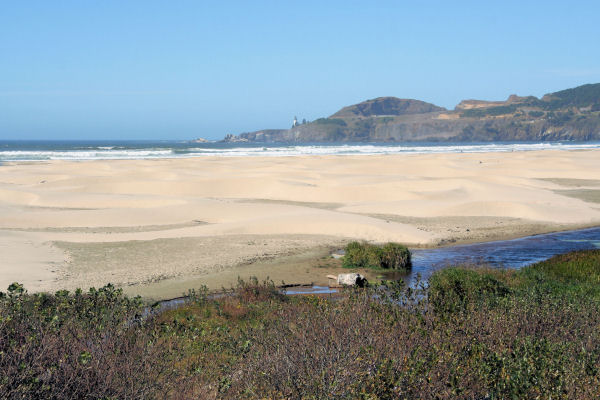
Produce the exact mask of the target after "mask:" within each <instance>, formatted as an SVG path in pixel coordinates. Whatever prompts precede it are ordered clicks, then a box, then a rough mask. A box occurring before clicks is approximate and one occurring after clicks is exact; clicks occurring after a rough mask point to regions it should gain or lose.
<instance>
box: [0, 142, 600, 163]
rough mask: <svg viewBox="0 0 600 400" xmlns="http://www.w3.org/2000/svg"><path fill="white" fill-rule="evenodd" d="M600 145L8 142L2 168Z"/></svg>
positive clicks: (1, 152) (594, 145)
mask: <svg viewBox="0 0 600 400" xmlns="http://www.w3.org/2000/svg"><path fill="white" fill-rule="evenodd" d="M598 148H600V142H539V143H523V142H520V143H505V142H503V143H402V144H399V143H332V144H323V143H307V144H281V143H277V144H273V143H270V144H260V143H221V142H214V143H195V142H191V141H115V140H112V141H7V140H4V141H2V140H0V163H2V162H9V161H46V160H74V161H79V160H111V159H119V160H128V159H159V158H183V157H206V156H222V157H236V156H274V157H284V156H302V155H340V156H343V155H373V154H435V153H484V152H512V151H535V150H583V149H598Z"/></svg>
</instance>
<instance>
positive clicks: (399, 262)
mask: <svg viewBox="0 0 600 400" xmlns="http://www.w3.org/2000/svg"><path fill="white" fill-rule="evenodd" d="M342 266H343V267H345V268H370V269H381V270H390V269H393V270H404V271H409V270H410V269H411V267H412V264H411V258H410V251H409V250H408V248H407V247H406V246H403V245H401V244H399V243H391V242H390V243H386V244H384V245H382V246H378V245H374V244H369V243H366V242H350V243H348V245H346V249H345V255H344V257H343V260H342Z"/></svg>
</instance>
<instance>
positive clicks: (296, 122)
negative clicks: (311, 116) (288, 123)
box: [292, 115, 298, 128]
mask: <svg viewBox="0 0 600 400" xmlns="http://www.w3.org/2000/svg"><path fill="white" fill-rule="evenodd" d="M296 126H298V118H296V116H295V115H294V123H293V124H292V128H294V127H296Z"/></svg>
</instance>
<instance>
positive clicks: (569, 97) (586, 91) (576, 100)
mask: <svg viewBox="0 0 600 400" xmlns="http://www.w3.org/2000/svg"><path fill="white" fill-rule="evenodd" d="M547 96H548V97H546V96H544V97H546V98H545V100H546V102H545V103H546V104H545V107H546V108H547V109H549V110H557V109H561V108H567V107H587V106H590V105H593V104H598V103H600V83H596V84H587V85H582V86H578V87H576V88H572V89H566V90H561V91H559V92H554V93H551V94H549V95H547Z"/></svg>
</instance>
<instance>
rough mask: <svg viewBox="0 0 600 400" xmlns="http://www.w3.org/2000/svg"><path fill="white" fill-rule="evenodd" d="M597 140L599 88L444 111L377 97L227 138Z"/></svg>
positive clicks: (466, 103)
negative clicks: (281, 126) (305, 119)
mask: <svg viewBox="0 0 600 400" xmlns="http://www.w3.org/2000/svg"><path fill="white" fill-rule="evenodd" d="M549 140H583V141H585V140H600V84H588V85H583V86H579V87H576V88H572V89H566V90H561V91H559V92H555V93H549V94H546V95H544V96H543V97H542V98H541V99H538V98H537V97H535V96H526V97H520V96H517V95H511V96H510V97H509V98H508V99H507V100H505V101H484V100H463V101H461V102H460V103H459V104H458V105H457V106H456V107H455V109H454V110H446V109H445V108H443V107H438V106H436V105H434V104H431V103H426V102H423V101H420V100H412V99H399V98H396V97H379V98H376V99H372V100H367V101H364V102H362V103H358V104H354V105H351V106H347V107H344V108H342V109H341V110H339V111H338V112H336V113H334V114H333V115H331V116H330V117H328V118H319V119H317V120H315V121H313V122H309V123H305V124H300V125H297V126H295V127H293V128H291V129H270V130H261V131H257V132H247V133H242V134H240V135H237V136H236V135H229V136H228V137H227V138H226V140H225V141H248V142H260V143H263V142H293V143H301V142H411V141H412V142H414V141H455V142H460V141H549Z"/></svg>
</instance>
